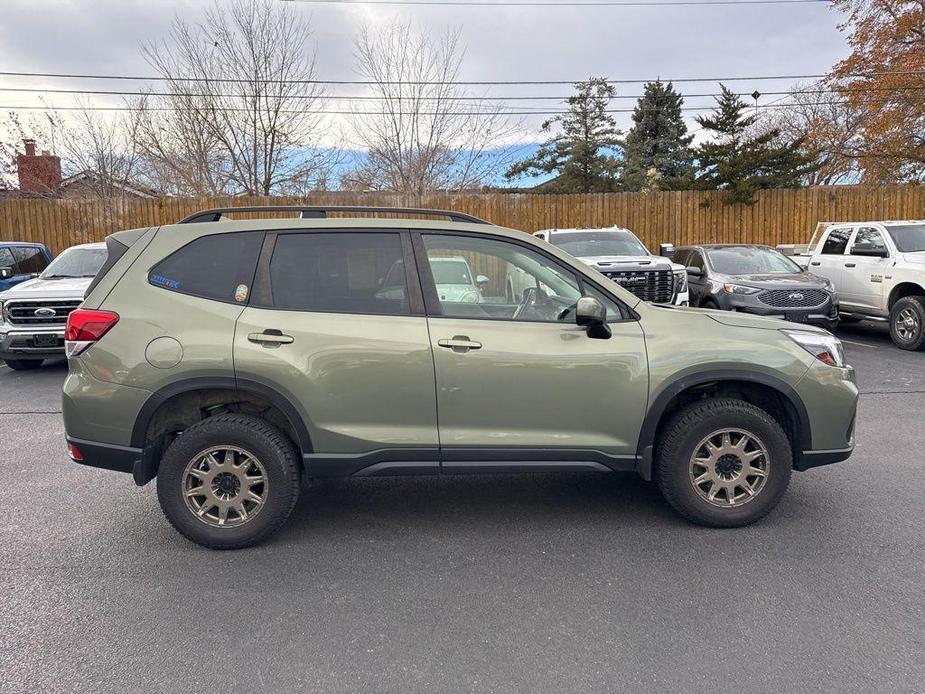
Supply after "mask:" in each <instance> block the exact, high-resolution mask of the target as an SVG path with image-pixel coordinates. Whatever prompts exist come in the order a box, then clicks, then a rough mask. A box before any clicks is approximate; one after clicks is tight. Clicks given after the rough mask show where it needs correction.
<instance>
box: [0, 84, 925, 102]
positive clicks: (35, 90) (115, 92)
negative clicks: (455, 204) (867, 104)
mask: <svg viewBox="0 0 925 694" xmlns="http://www.w3.org/2000/svg"><path fill="white" fill-rule="evenodd" d="M920 90H925V86H921V85H899V86H893V87H866V88H852V87H846V88H844V89H838V88H824V89H823V88H819V89H793V90H790V91H772V92H768V91H765V92H762V93H761V94H762V96H779V95H785V96H789V95H792V94H834V93H843V92H844V93H851V92H875V91H887V92H892V91H920ZM0 92H23V93H27V94H74V95H92V96H154V97H188V98H192V97H196V98H199V97H213V98H236V97H242V96H246V97H248V98H251V97H252V96H253V94H222V93H192V92H190V93H186V92H156V91H137V90H119V89H58V88H46V87H0ZM735 95H736V96H740V97H745V96H751V92H741V93H735ZM572 96H574V95H569V96H547V95H543V96H418V95H415V97H414V98H415V99H419V100H422V101H566V100H568V99H569V98H571V97H572ZM681 96H682V97H683V98H685V99H695V98H707V97H718V96H721V94H720V93H718V92H709V93H702V94H683V93H682V94H681ZM260 97H261V98H269V99H276V98H279V99H311V100H314V99H317V100H322V101H324V100H331V101H380V100H381V99H382V97H381V96H370V95H353V94H346V95H339V94H261V95H260ZM608 98H610V99H637V100H638V99H641V98H643V95H642V94H615V95H613V96H611V97H608Z"/></svg>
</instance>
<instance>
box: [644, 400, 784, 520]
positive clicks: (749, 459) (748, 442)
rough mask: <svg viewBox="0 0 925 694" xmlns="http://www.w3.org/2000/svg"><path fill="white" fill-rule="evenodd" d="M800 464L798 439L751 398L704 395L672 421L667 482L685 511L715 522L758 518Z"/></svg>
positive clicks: (660, 470)
mask: <svg viewBox="0 0 925 694" xmlns="http://www.w3.org/2000/svg"><path fill="white" fill-rule="evenodd" d="M792 467H793V454H792V452H791V449H790V442H789V440H788V439H787V435H786V434H785V433H784V431H783V429H782V428H781V426H780V424H778V423H777V421H776V420H775V419H774V418H773V417H771V415H769V414H768V413H767V412H765V411H764V410H762V409H761V408H759V407H756V406H755V405H752V404H751V403H748V402H745V401H744V400H736V399H731V398H729V399H727V398H718V399H713V400H701V401H699V402H695V403H692V404H690V405H688V406H686V407H684V408H682V409H681V410H680V411H678V412H677V413H676V414H675V415H674V416H673V417H672V418H671V420H670V421H669V422H668V423H667V424H666V425H665V428H664V430H663V435H662V441H661V444H660V446H659V450H658V460H657V468H656V476H657V480H658V486H659V489H660V490H661V491H662V494H663V495H664V496H665V499H666V500H667V501H668V503H670V504H671V505H672V506H673V507H674V508H675V509H676V510H677V511H678V512H679V513H680V514H681V515H683V516H684V517H685V518H687V519H688V520H690V521H693V522H694V523H698V524H700V525H707V526H712V527H736V526H741V525H748V524H749V523H754V522H755V521H756V520H758V519H759V518H762V517H763V516H765V515H766V514H767V513H768V512H769V511H771V509H773V508H774V507H775V506H776V505H777V503H778V502H779V501H780V499H781V497H782V496H783V494H784V492H785V491H786V490H787V485H788V484H789V483H790V472H791V469H792Z"/></svg>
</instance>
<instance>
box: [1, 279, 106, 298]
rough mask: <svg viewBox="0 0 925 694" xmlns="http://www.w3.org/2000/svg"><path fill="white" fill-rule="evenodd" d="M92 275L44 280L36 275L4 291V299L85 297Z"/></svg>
mask: <svg viewBox="0 0 925 694" xmlns="http://www.w3.org/2000/svg"><path fill="white" fill-rule="evenodd" d="M92 281H93V278H92V277H70V278H66V279H58V280H43V279H42V278H41V277H36V278H35V279H33V280H27V281H25V282H22V283H20V284H17V285H16V286H15V287H11V288H10V289H7V290H6V291H5V292H3V299H4V300H8V299H46V298H49V299H83V298H84V293H85V292H86V291H87V287H89V286H90V283H91V282H92Z"/></svg>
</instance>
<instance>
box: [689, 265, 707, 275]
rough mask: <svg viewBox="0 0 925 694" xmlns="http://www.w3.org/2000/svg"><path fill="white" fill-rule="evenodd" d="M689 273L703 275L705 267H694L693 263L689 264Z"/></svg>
mask: <svg viewBox="0 0 925 694" xmlns="http://www.w3.org/2000/svg"><path fill="white" fill-rule="evenodd" d="M687 274H688V275H690V276H691V277H703V269H701V268H699V267H694V266H693V265H688V266H687Z"/></svg>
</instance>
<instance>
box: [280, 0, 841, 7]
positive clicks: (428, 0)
mask: <svg viewBox="0 0 925 694" xmlns="http://www.w3.org/2000/svg"><path fill="white" fill-rule="evenodd" d="M283 1H284V2H301V3H307V4H312V5H431V6H437V7H439V6H441V5H442V6H445V7H678V6H682V5H799V4H804V5H805V4H812V5H822V4H830V2H831V0H665V2H653V1H651V0H622V1H621V0H589V2H574V1H573V0H523V1H522V2H516V0H513V1H512V0H499V1H498V2H491V0H283Z"/></svg>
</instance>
